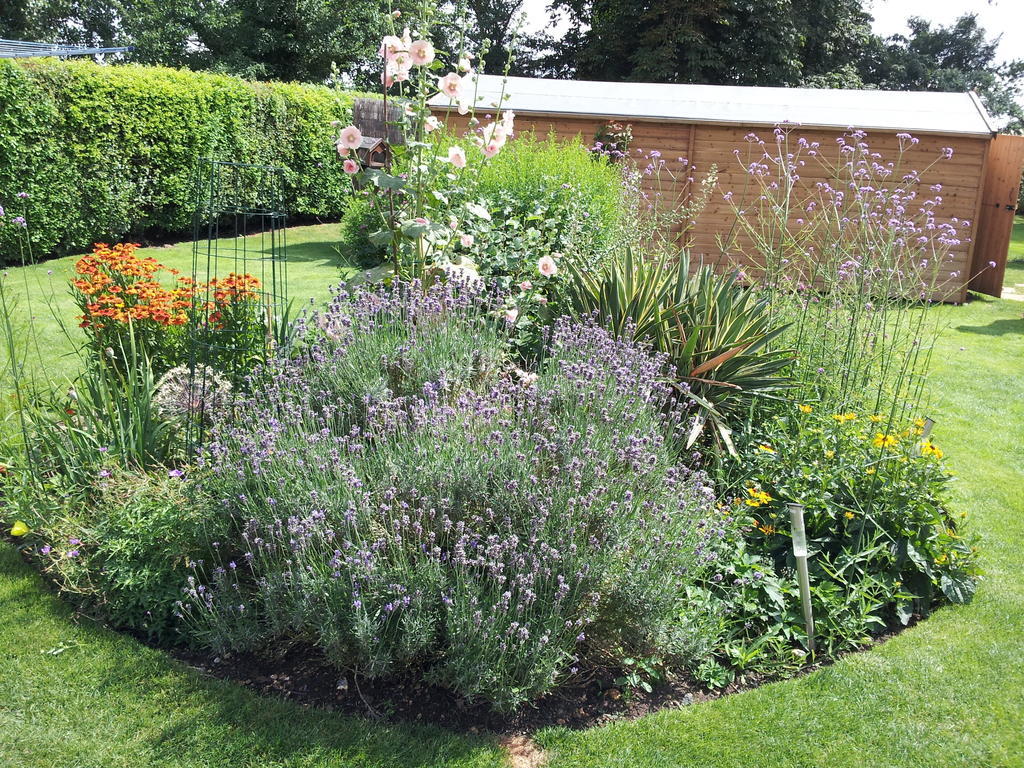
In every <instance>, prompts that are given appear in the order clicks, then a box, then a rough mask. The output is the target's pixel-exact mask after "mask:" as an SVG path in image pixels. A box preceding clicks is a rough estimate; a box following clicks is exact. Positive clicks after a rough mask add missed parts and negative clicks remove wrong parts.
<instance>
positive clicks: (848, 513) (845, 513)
mask: <svg viewBox="0 0 1024 768" xmlns="http://www.w3.org/2000/svg"><path fill="white" fill-rule="evenodd" d="M843 516H844V517H846V519H847V520H853V512H851V511H850V510H846V511H845V512H844V513H843Z"/></svg>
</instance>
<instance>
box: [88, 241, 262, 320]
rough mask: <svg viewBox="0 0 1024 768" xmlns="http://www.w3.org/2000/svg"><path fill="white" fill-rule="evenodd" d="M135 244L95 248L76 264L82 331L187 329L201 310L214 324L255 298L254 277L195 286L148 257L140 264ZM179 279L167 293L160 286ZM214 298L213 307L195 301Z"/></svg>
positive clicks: (231, 277)
mask: <svg viewBox="0 0 1024 768" xmlns="http://www.w3.org/2000/svg"><path fill="white" fill-rule="evenodd" d="M138 247H139V246H138V244H137V243H118V244H117V245H114V246H109V245H107V244H106V243H97V244H96V245H95V246H94V248H93V252H92V254H90V255H88V256H84V257H82V258H81V259H79V260H78V262H77V263H76V264H75V272H77V273H78V275H80V277H78V278H75V279H74V280H72V281H71V284H72V286H73V287H74V289H75V291H76V292H77V295H76V299H77V301H78V305H79V307H80V308H81V310H82V315H81V317H80V320H81V322H80V323H79V324H80V325H81V327H83V328H87V329H90V330H93V331H101V330H103V329H104V328H107V327H108V324H113V325H114V326H116V325H118V324H125V323H128V322H129V321H130V322H133V323H152V324H153V325H155V326H159V327H170V326H176V325H185V324H186V323H187V322H188V321H189V313H190V312H192V311H201V310H202V309H203V305H205V310H206V311H207V312H211V313H213V314H211V315H210V319H211V321H212V322H214V323H216V322H218V320H217V318H216V317H214V315H218V316H219V314H220V313H221V312H222V311H223V310H224V309H225V308H227V307H228V306H230V305H231V304H234V303H235V302H238V301H242V300H246V299H251V298H255V297H256V295H257V294H256V291H257V290H258V289H259V287H260V281H259V279H258V278H256V277H254V276H253V275H236V274H235V273H231V274H230V275H228V276H227V277H225V278H219V279H218V278H214V279H213V280H211V281H210V282H208V283H197V282H195V281H194V280H192V279H191V278H188V277H178V275H179V273H178V270H176V269H171V268H169V267H166V266H164V265H163V264H161V263H160V262H158V261H157V260H156V259H154V258H152V257H146V258H142V257H140V256H138V255H137V254H136V253H135V250H136V248H138ZM163 272H166V273H167V274H168V275H171V276H174V277H177V280H176V284H175V286H174V287H172V288H167V287H165V286H164V285H163V284H161V282H160V279H159V278H160V275H161V273H163ZM200 296H212V298H213V300H212V301H198V302H197V297H200Z"/></svg>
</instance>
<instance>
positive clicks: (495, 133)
mask: <svg viewBox="0 0 1024 768" xmlns="http://www.w3.org/2000/svg"><path fill="white" fill-rule="evenodd" d="M482 135H483V140H484V144H490V143H492V142H494V143H495V144H497V145H498V147H499V149H500V148H501V147H503V146H505V141H506V140H507V139H508V134H507V133H506V132H505V128H504V126H502V125H500V124H499V123H488V124H487V125H486V126H484V129H483V131H482Z"/></svg>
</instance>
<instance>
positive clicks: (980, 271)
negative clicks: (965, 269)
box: [968, 134, 1024, 296]
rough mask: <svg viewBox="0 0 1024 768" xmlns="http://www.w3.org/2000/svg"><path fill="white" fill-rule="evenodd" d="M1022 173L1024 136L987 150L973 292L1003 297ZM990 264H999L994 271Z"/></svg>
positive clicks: (1005, 139)
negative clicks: (1007, 256)
mask: <svg viewBox="0 0 1024 768" xmlns="http://www.w3.org/2000/svg"><path fill="white" fill-rule="evenodd" d="M1021 173H1024V136H1004V135H1002V134H1000V135H999V136H996V137H995V138H994V139H993V140H992V143H991V144H990V145H989V148H988V160H987V161H986V163H985V183H984V186H983V187H982V193H981V213H980V215H979V216H978V221H977V224H976V226H975V229H974V231H975V232H976V233H977V234H976V237H975V243H974V258H973V259H972V260H971V274H972V275H974V279H973V280H971V282H970V285H969V286H968V287H969V288H970V289H971V290H972V291H978V292H979V293H987V294H988V295H989V296H999V295H1000V294H1001V293H1002V290H1003V275H1004V273H1005V272H1006V255H1007V251H1008V250H1009V248H1010V235H1011V233H1012V230H1013V216H1014V212H1015V211H1016V210H1017V195H1018V194H1019V193H1020V178H1021ZM990 261H994V262H995V263H996V266H995V268H992V267H989V262H990Z"/></svg>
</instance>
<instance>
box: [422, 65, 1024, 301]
mask: <svg viewBox="0 0 1024 768" xmlns="http://www.w3.org/2000/svg"><path fill="white" fill-rule="evenodd" d="M475 85H476V103H477V111H478V113H479V112H481V111H483V112H488V111H490V112H494V111H496V110H497V109H498V108H500V109H512V110H514V111H515V113H516V128H517V130H518V131H523V130H528V129H531V128H532V129H533V130H534V131H535V132H536V133H537V134H538V135H544V134H549V133H554V134H556V135H558V136H560V137H566V138H571V137H573V136H576V135H580V136H582V138H583V140H584V141H585V142H588V143H589V142H591V141H592V140H593V138H594V136H595V134H596V132H597V130H598V129H599V128H600V127H601V126H602V125H604V124H605V123H607V122H608V121H609V120H616V121H618V122H622V123H626V124H628V125H629V126H630V128H631V131H632V134H633V140H632V144H631V146H632V147H635V148H642V149H643V150H645V151H650V150H657V151H659V152H660V153H661V157H662V159H663V160H664V161H665V162H666V163H667V164H668V168H669V170H670V171H672V172H674V173H676V174H677V175H680V174H679V173H678V172H679V171H681V170H682V169H683V168H684V167H685V165H684V162H685V163H687V164H689V165H690V166H696V169H697V173H702V172H706V171H707V170H708V169H709V168H710V167H711V166H712V165H714V166H716V167H717V169H718V176H719V187H720V189H722V190H725V189H736V188H739V187H740V186H741V185H742V182H743V178H744V177H745V173H744V171H743V170H742V169H741V168H740V166H739V163H738V161H737V159H736V157H735V156H734V154H733V151H734V150H735V149H742V148H743V146H744V137H745V136H746V135H747V134H748V133H750V132H759V133H760V134H761V135H765V136H768V135H770V133H771V130H772V129H773V128H774V127H775V126H777V125H780V124H784V123H790V124H794V125H795V128H794V133H795V134H797V135H799V136H802V137H805V138H806V139H807V140H808V141H818V142H820V143H821V145H822V146H823V147H825V146H828V145H833V146H834V143H835V141H836V139H837V138H839V137H840V136H842V135H843V134H844V133H846V132H847V131H849V130H850V129H851V128H858V129H861V130H863V131H865V132H867V134H868V139H867V140H868V142H869V144H870V146H871V149H872V150H873V151H877V152H880V153H881V154H882V155H883V156H884V157H886V158H887V159H891V158H894V157H895V155H896V153H897V152H898V148H899V139H898V138H897V134H898V133H909V134H911V135H913V136H914V137H916V138H918V139H919V144H918V145H917V146H915V147H914V150H913V152H914V156H915V157H916V158H920V160H921V162H920V165H921V166H926V165H928V164H929V163H931V161H932V160H933V159H934V158H936V157H938V156H939V154H940V152H941V151H942V148H944V147H951V148H952V149H953V156H952V158H951V159H949V160H945V161H943V162H940V163H936V164H934V165H933V166H932V168H931V169H930V170H929V171H928V173H927V174H926V175H924V176H923V177H922V183H924V184H927V185H929V186H930V185H932V184H936V183H938V184H941V185H942V192H941V196H942V203H941V207H940V208H939V209H937V211H938V218H939V219H940V220H952V219H954V218H956V219H959V220H960V221H965V220H966V221H970V222H971V228H970V233H969V236H968V237H967V238H965V239H964V241H963V242H962V243H961V244H960V245H959V246H956V247H955V249H954V253H953V257H954V259H953V261H954V263H953V265H951V269H952V270H954V271H956V272H957V273H958V275H959V277H958V278H957V279H956V280H954V281H952V282H951V283H947V285H946V287H945V288H944V290H943V294H942V295H941V296H940V297H937V298H943V299H945V300H948V301H963V300H964V299H965V298H966V295H967V290H968V288H970V289H972V290H978V291H982V292H984V293H988V294H991V295H993V296H998V295H999V294H1000V291H1001V288H1002V278H1003V272H1004V270H1005V266H1006V258H1007V250H1008V245H1009V240H1010V233H1011V230H1012V227H1013V216H1014V210H1015V206H1016V202H1017V192H1018V189H1019V184H1020V178H1021V173H1022V171H1024V137H1019V136H1002V135H999V134H998V133H997V132H996V130H995V129H994V128H993V126H992V123H991V120H990V119H989V117H988V115H987V114H986V112H985V109H984V107H982V105H981V103H980V102H979V101H978V98H977V96H975V95H974V94H973V93H931V92H901V91H877V90H832V89H811V88H756V87H745V86H717V85H675V84H654V83H610V82H592V81H578V80H553V79H535V78H519V77H510V78H502V77H499V76H492V75H480V76H479V77H477V78H476V83H475ZM502 94H508V96H507V98H504V99H502V98H501V97H502ZM499 103H500V107H499V106H498V105H499ZM431 107H432V109H433V110H434V111H435V113H436V114H438V115H439V116H441V115H444V116H445V120H446V121H447V122H448V123H449V125H450V126H452V127H453V128H456V129H458V128H465V127H466V119H465V118H464V117H460V116H459V115H458V114H457V112H456V111H455V110H454V109H453V108H452V106H451V104H450V102H449V101H448V99H447V98H446V97H443V96H439V97H435V99H434V100H433V101H432V102H431ZM805 172H806V175H805V176H804V172H802V176H804V177H803V178H802V179H801V182H802V183H806V184H813V183H814V182H816V181H818V180H820V179H822V178H824V177H823V176H822V175H821V172H820V171H819V172H818V175H817V176H815V172H814V171H813V170H811V169H810V166H808V167H807V168H806V169H805ZM685 175H686V174H681V176H685ZM663 181H664V180H663ZM682 183H683V182H682V181H681V182H680V184H682ZM668 193H669V194H668V195H667V197H668V198H669V199H672V190H668ZM732 220H733V215H732V214H731V211H730V209H729V206H728V204H727V203H726V202H725V201H723V200H722V199H721V195H719V196H717V198H714V199H713V200H712V202H711V203H710V204H709V205H708V206H707V207H706V208H705V209H704V211H703V213H702V214H701V215H700V216H699V217H698V219H697V221H696V224H695V226H694V228H693V231H692V244H693V254H694V257H695V260H696V259H699V258H701V257H703V258H705V259H706V260H709V261H712V262H714V263H721V262H722V260H723V256H724V257H726V258H729V255H728V254H722V253H721V252H720V250H719V247H718V244H719V235H721V234H723V233H724V232H725V231H726V230H727V229H728V228H729V227H730V225H731V222H732ZM989 262H995V263H996V265H997V266H996V267H995V268H991V267H989V266H988V265H989Z"/></svg>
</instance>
